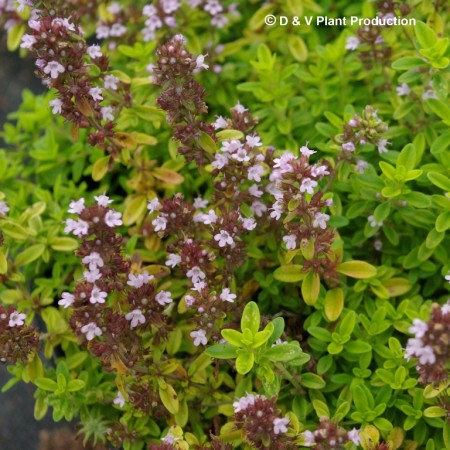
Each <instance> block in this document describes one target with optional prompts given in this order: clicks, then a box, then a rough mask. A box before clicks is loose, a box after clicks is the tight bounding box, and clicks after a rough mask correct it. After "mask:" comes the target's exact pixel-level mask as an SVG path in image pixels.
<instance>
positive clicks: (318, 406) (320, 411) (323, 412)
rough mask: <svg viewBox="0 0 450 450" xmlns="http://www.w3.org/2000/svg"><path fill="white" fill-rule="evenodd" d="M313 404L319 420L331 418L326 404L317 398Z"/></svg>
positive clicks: (313, 400) (312, 401)
mask: <svg viewBox="0 0 450 450" xmlns="http://www.w3.org/2000/svg"><path fill="white" fill-rule="evenodd" d="M311 403H312V405H313V408H314V411H315V412H316V414H317V417H318V418H319V419H321V418H322V417H330V410H329V409H328V406H327V404H326V403H325V402H323V401H322V400H319V399H317V398H313V399H312V400H311Z"/></svg>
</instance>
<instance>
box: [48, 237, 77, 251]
mask: <svg viewBox="0 0 450 450" xmlns="http://www.w3.org/2000/svg"><path fill="white" fill-rule="evenodd" d="M49 244H50V247H51V248H52V249H53V250H55V251H57V252H71V251H73V250H76V249H77V248H78V241H77V240H76V239H73V238H70V237H55V238H53V239H52V240H51V241H50V242H49Z"/></svg>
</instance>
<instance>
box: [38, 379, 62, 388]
mask: <svg viewBox="0 0 450 450" xmlns="http://www.w3.org/2000/svg"><path fill="white" fill-rule="evenodd" d="M34 384H35V385H36V386H37V387H38V388H39V389H43V390H44V391H56V390H57V389H58V384H57V383H56V381H54V380H52V379H51V378H36V379H35V380H34Z"/></svg>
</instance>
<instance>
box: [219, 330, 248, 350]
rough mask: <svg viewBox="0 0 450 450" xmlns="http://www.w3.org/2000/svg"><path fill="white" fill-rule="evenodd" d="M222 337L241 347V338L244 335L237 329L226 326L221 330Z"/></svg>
mask: <svg viewBox="0 0 450 450" xmlns="http://www.w3.org/2000/svg"><path fill="white" fill-rule="evenodd" d="M221 334H222V337H223V338H224V339H225V340H227V341H228V342H229V343H230V344H232V345H234V346H235V347H243V346H244V344H243V343H242V339H243V338H244V335H243V334H242V333H240V332H239V331H237V330H233V329H231V328H227V329H225V330H222V331H221Z"/></svg>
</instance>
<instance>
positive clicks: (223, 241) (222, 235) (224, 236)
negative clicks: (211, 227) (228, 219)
mask: <svg viewBox="0 0 450 450" xmlns="http://www.w3.org/2000/svg"><path fill="white" fill-rule="evenodd" d="M214 240H215V241H217V242H218V243H219V247H225V245H233V244H234V239H233V238H232V237H231V235H230V233H228V231H225V230H221V231H220V232H219V233H218V234H216V235H215V236H214Z"/></svg>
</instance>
